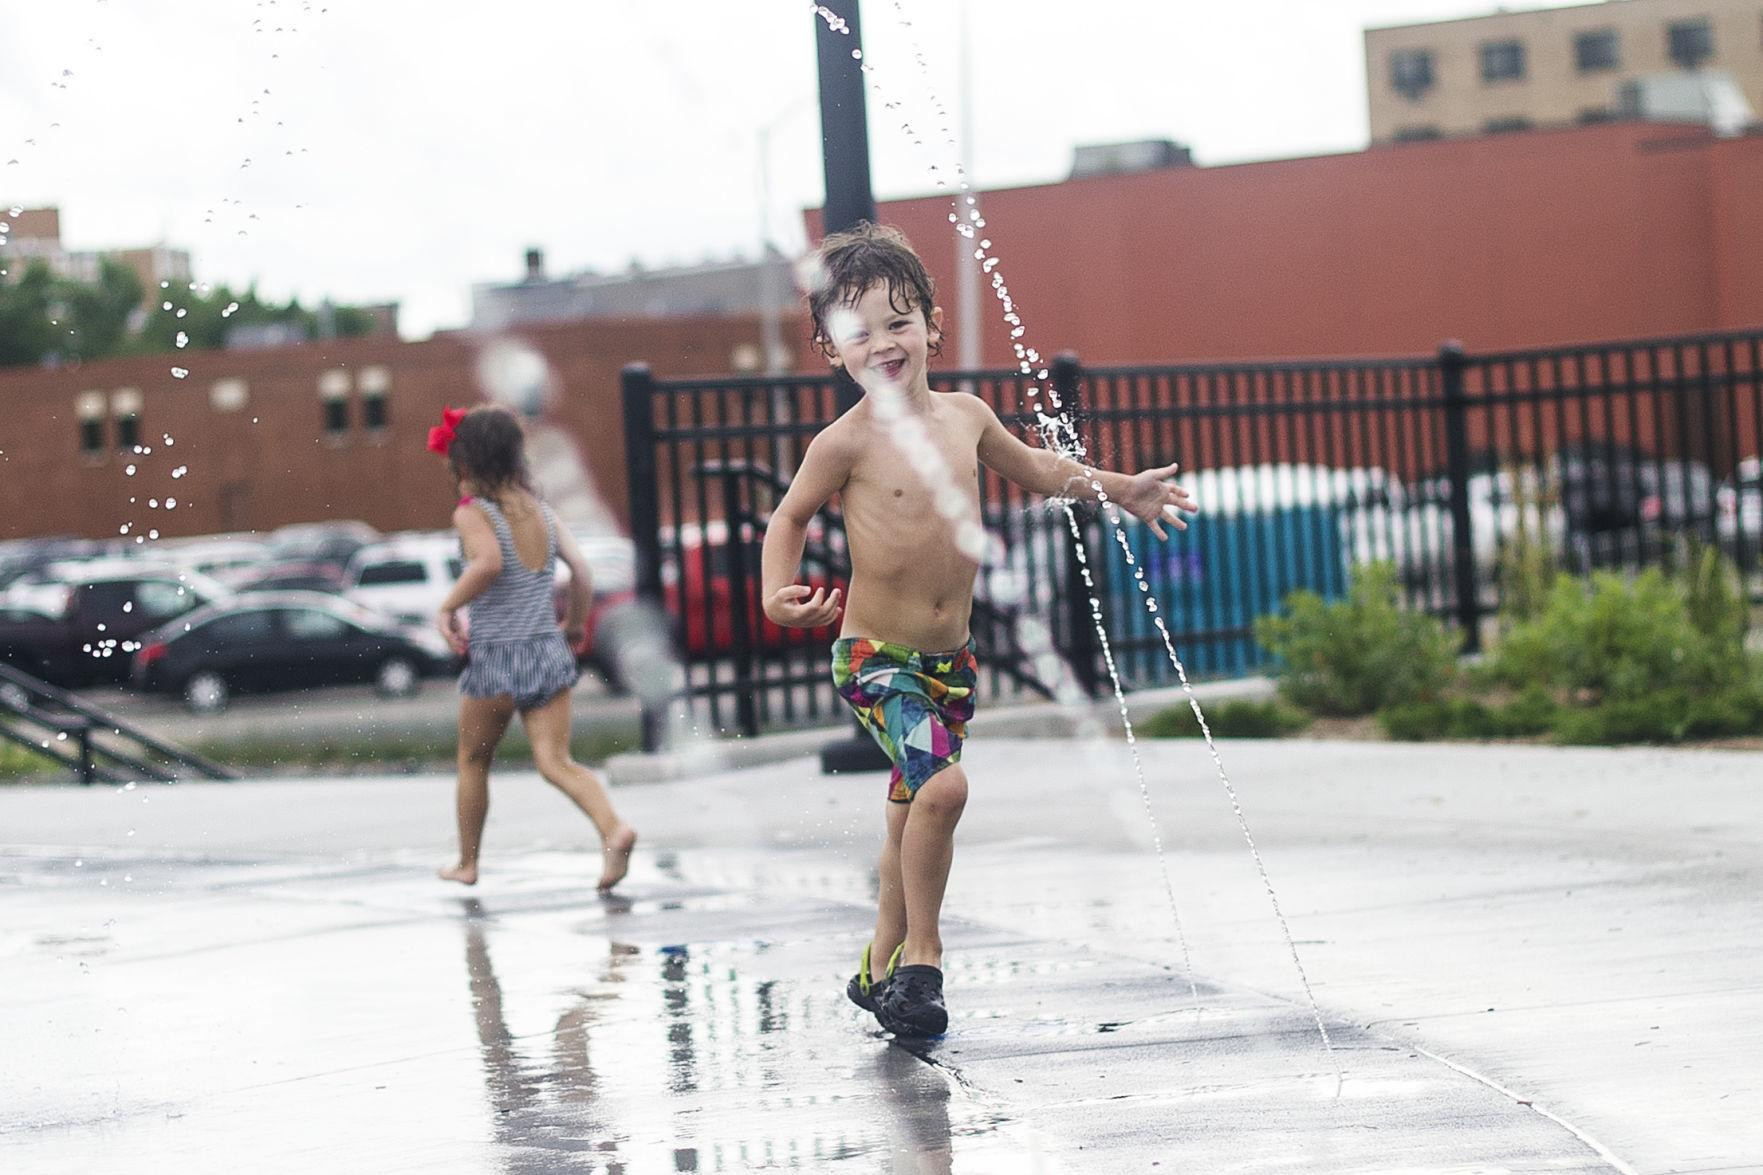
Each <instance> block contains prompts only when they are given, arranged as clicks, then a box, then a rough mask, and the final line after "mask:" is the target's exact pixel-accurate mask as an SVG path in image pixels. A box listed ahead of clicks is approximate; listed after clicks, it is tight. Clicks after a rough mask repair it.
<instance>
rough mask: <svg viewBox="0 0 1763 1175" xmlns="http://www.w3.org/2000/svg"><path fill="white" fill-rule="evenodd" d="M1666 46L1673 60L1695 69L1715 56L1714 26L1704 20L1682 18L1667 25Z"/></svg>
mask: <svg viewBox="0 0 1763 1175" xmlns="http://www.w3.org/2000/svg"><path fill="white" fill-rule="evenodd" d="M1665 48H1666V52H1668V53H1670V54H1671V60H1673V61H1675V62H1677V64H1679V65H1681V66H1683V67H1684V68H1685V69H1695V68H1696V67H1697V66H1699V65H1701V64H1702V63H1703V62H1704V61H1707V60H1708V59H1709V58H1710V57H1712V56H1714V26H1713V25H1711V24H1709V23H1708V21H1707V20H1706V19H1703V20H1680V21H1675V22H1673V23H1671V24H1668V25H1666V26H1665Z"/></svg>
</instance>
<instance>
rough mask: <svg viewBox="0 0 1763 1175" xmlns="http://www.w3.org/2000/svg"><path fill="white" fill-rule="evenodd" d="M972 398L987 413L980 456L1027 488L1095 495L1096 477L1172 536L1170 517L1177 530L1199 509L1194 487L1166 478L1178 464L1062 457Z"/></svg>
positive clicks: (1157, 530) (1112, 496)
mask: <svg viewBox="0 0 1763 1175" xmlns="http://www.w3.org/2000/svg"><path fill="white" fill-rule="evenodd" d="M970 399H971V400H972V403H973V404H974V405H975V406H976V407H977V408H978V410H979V411H980V412H983V413H984V414H985V427H984V430H983V431H982V432H981V433H980V438H979V459H980V460H981V461H982V462H984V463H985V465H986V467H987V468H988V469H991V470H993V471H994V472H996V473H998V474H999V475H1000V476H1002V477H1005V478H1008V479H1009V480H1010V481H1013V482H1015V483H1016V484H1017V485H1019V486H1021V487H1022V488H1023V489H1025V490H1030V491H1033V492H1034V493H1037V494H1045V495H1046V496H1048V497H1050V498H1082V499H1085V500H1089V501H1094V500H1095V499H1096V497H1097V494H1096V483H1100V484H1101V487H1102V492H1103V493H1105V494H1107V495H1108V499H1109V501H1111V502H1114V503H1115V504H1116V505H1118V506H1119V507H1120V508H1121V509H1122V510H1125V511H1126V512H1127V513H1128V514H1131V515H1132V516H1133V517H1134V518H1137V519H1139V520H1140V521H1141V522H1143V523H1145V524H1146V525H1147V526H1149V527H1150V528H1151V531H1152V533H1154V534H1155V535H1156V536H1157V537H1158V538H1160V539H1161V538H1168V537H1169V536H1168V535H1167V534H1166V533H1165V532H1164V530H1163V526H1164V524H1165V523H1167V524H1169V525H1171V526H1173V527H1175V529H1177V530H1186V529H1187V528H1188V524H1187V521H1186V519H1184V518H1182V516H1181V515H1182V512H1184V511H1185V512H1186V513H1189V514H1192V513H1194V512H1195V511H1197V510H1198V509H1199V506H1198V505H1197V504H1196V503H1195V502H1194V500H1193V499H1192V498H1191V497H1189V496H1188V492H1187V491H1186V490H1184V489H1182V488H1181V487H1180V486H1178V485H1176V484H1175V483H1173V482H1170V481H1166V480H1165V479H1166V478H1170V477H1174V476H1175V471H1176V470H1177V469H1178V468H1180V466H1179V465H1177V464H1173V463H1172V464H1169V465H1164V466H1161V467H1159V468H1156V469H1145V470H1140V471H1139V472H1138V473H1115V472H1114V471H1112V470H1108V469H1095V468H1091V467H1089V466H1085V465H1083V464H1080V463H1079V462H1077V461H1073V460H1072V459H1071V458H1070V457H1062V456H1060V455H1059V454H1058V453H1055V452H1053V451H1052V450H1051V449H1037V448H1035V447H1033V446H1032V445H1028V444H1025V443H1024V442H1023V441H1022V440H1021V438H1019V437H1017V436H1016V435H1015V434H1014V433H1012V432H1011V431H1010V430H1009V429H1007V428H1005V427H1004V424H1003V422H1002V421H1000V420H999V419H998V414H997V413H996V412H993V411H992V408H991V405H989V404H987V403H986V402H985V401H983V400H981V399H979V398H978V397H970Z"/></svg>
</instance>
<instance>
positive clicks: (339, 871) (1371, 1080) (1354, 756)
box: [0, 730, 1763, 1175]
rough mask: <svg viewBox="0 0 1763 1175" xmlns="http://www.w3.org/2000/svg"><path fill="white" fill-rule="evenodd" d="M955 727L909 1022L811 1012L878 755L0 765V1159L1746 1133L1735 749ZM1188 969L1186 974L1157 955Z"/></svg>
mask: <svg viewBox="0 0 1763 1175" xmlns="http://www.w3.org/2000/svg"><path fill="white" fill-rule="evenodd" d="M1223 750H1224V754H1225V762H1226V765H1227V766H1228V767H1229V768H1230V770H1231V772H1232V779H1233V782H1234V783H1235V784H1236V787H1237V789H1238V790H1239V792H1240V794H1241V798H1242V802H1243V807H1244V810H1245V811H1246V813H1247V816H1248V818H1249V820H1250V821H1251V822H1252V825H1253V829H1254V832H1255V837H1256V841H1257V843H1258V845H1259V846H1260V848H1261V851H1262V853H1263V855H1264V858H1265V861H1266V864H1267V868H1268V870H1269V874H1270V876H1271V879H1272V881H1273V883H1274V885H1275V887H1276V889H1277V892H1278V896H1279V899H1280V902H1281V905H1282V907H1283V909H1284V912H1285V914H1286V916H1287V918H1288V919H1289V921H1290V924H1291V929H1292V932H1293V936H1294V938H1295V939H1296V940H1297V946H1298V950H1299V951H1300V952H1301V955H1302V959H1303V963H1304V966H1305V968H1306V969H1307V971H1308V974H1309V978H1310V981H1311V985H1312V987H1313V989H1314V992H1315V995H1316V997H1317V1000H1318V1002H1319V1004H1320V1006H1321V1010H1322V1013H1323V1015H1324V1018H1325V1020H1326V1022H1327V1025H1328V1029H1329V1033H1330V1035H1331V1037H1332V1038H1333V1042H1334V1048H1333V1052H1332V1053H1329V1052H1325V1051H1324V1050H1323V1049H1322V1047H1321V1044H1320V1038H1319V1035H1318V1033H1317V1029H1316V1026H1315V1024H1314V1022H1313V1020H1312V1017H1311V1013H1310V1009H1309V1004H1308V1002H1307V1001H1306V1000H1305V998H1304V995H1303V992H1302V989H1301V987H1300V985H1299V983H1298V979H1297V972H1296V969H1295V967H1294V964H1293V960H1292V957H1291V954H1290V951H1289V950H1288V947H1287V945H1286V942H1285V940H1284V937H1283V935H1282V933H1281V930H1280V927H1279V924H1278V922H1277V921H1276V920H1275V919H1274V917H1273V914H1272V911H1271V906H1270V902H1269V898H1268V895H1267V893H1266V891H1265V890H1264V888H1263V886H1262V884H1261V880H1260V876H1259V874H1258V872H1257V871H1256V868H1255V866H1254V863H1253V862H1252V860H1251V859H1250V857H1249V854H1248V851H1247V849H1246V847H1245V846H1244V843H1243V839H1242V835H1241V832H1240V831H1239V829H1238V827H1237V824H1236V820H1235V818H1234V816H1233V814H1232V811H1231V808H1230V806H1229V804H1228V802H1227V801H1226V799H1225V796H1224V793H1223V789H1222V788H1221V786H1220V784H1219V782H1218V780H1217V778H1216V776H1215V774H1214V772H1213V769H1212V765H1211V762H1210V760H1209V759H1208V758H1207V756H1206V754H1205V751H1204V748H1203V747H1202V746H1200V745H1198V744H1193V743H1186V742H1183V743H1174V744H1171V743H1160V744H1154V745H1149V746H1147V747H1146V748H1145V751H1144V761H1145V764H1146V769H1147V770H1146V774H1147V780H1148V784H1149V788H1150V792H1151V795H1152V797H1153V800H1154V803H1153V807H1154V809H1155V812H1156V816H1157V818H1158V822H1159V825H1160V829H1161V832H1162V837H1163V841H1164V844H1165V846H1166V848H1167V850H1168V851H1167V857H1166V861H1167V865H1168V869H1169V875H1170V881H1171V884H1172V888H1173V890H1174V892H1175V894H1176V896H1177V901H1178V906H1179V912H1180V917H1181V926H1182V931H1183V934H1182V936H1181V939H1182V940H1185V953H1186V954H1187V956H1188V957H1189V958H1190V959H1191V964H1192V970H1193V974H1194V977H1195V979H1194V983H1193V986H1192V987H1190V983H1189V980H1188V978H1187V975H1186V973H1185V972H1183V970H1182V967H1181V961H1182V957H1183V954H1184V947H1183V945H1182V941H1180V940H1178V938H1177V936H1176V934H1175V922H1174V919H1173V917H1172V912H1171V909H1170V905H1169V902H1168V900H1167V897H1166V894H1165V889H1164V883H1163V880H1162V875H1161V873H1160V871H1159V865H1158V860H1157V858H1156V856H1155V855H1154V853H1153V852H1152V849H1151V847H1150V843H1151V834H1150V829H1149V825H1148V821H1147V816H1146V812H1145V808H1144V804H1143V801H1142V799H1141V795H1140V792H1139V789H1138V785H1137V783H1136V782H1135V779H1134V776H1133V771H1132V765H1131V761H1130V759H1129V757H1128V756H1127V754H1126V751H1125V748H1124V747H1123V746H1121V745H1120V744H1118V743H1091V742H1079V741H1054V740H1045V741H1028V740H1013V739H996V740H994V741H992V742H989V743H988V742H987V741H986V740H985V736H984V731H983V730H982V731H980V732H979V738H978V739H977V740H976V741H975V742H974V743H973V744H972V745H971V749H970V752H969V757H968V766H969V770H970V774H971V776H972V778H973V781H974V792H973V799H972V801H971V802H970V805H969V809H968V815H967V818H966V819H965V821H964V823H963V826H962V837H961V843H960V847H959V851H958V854H957V859H956V866H955V874H954V878H953V881H952V884H951V888H950V893H949V899H948V910H949V913H950V915H951V925H950V926H949V927H948V933H947V939H948V947H949V951H950V953H949V957H948V960H947V962H948V966H947V971H948V977H949V999H950V1005H951V1010H952V1013H953V1015H954V1023H953V1026H952V1029H951V1031H950V1033H949V1035H948V1036H947V1037H946V1038H944V1039H943V1040H942V1041H940V1042H938V1043H935V1044H932V1045H929V1046H923V1047H919V1048H915V1049H911V1050H908V1049H906V1048H903V1047H901V1046H899V1045H897V1044H892V1043H890V1042H888V1041H887V1040H886V1039H884V1038H882V1037H881V1036H879V1035H878V1034H877V1033H876V1032H875V1031H874V1029H873V1024H872V1023H866V1022H865V1017H864V1015H863V1014H862V1013H860V1012H858V1011H857V1010H856V1009H854V1008H852V1007H850V1006H849V1005H848V1004H847V1003H846V1002H845V1001H844V997H843V994H842V988H843V982H844V979H845V977H846V976H847V975H848V973H849V970H850V967H851V965H852V963H853V962H854V960H855V956H856V953H857V951H858V949H859V948H860V947H861V944H862V942H863V941H864V939H865V937H866V934H867V923H868V921H869V917H870V908H871V907H870V903H871V901H872V896H871V895H872V892H873V879H872V876H871V867H870V865H871V863H870V858H871V855H872V852H873V849H874V846H875V843H876V840H877V836H878V830H879V822H880V807H881V783H880V780H879V778H867V777H856V778H838V779H826V778H822V777H820V776H819V775H818V774H816V773H815V771H814V769H813V765H812V763H811V762H809V761H807V760H794V761H791V762H788V763H783V764H776V765H771V766H766V767H756V768H750V769H748V770H745V771H740V772H732V773H725V774H720V775H716V776H711V777H705V778H699V779H693V780H688V781H681V782H674V783H665V784H656V785H652V786H644V787H630V788H624V789H621V790H620V791H619V794H618V799H619V802H620V804H621V806H622V807H623V808H624V810H625V812H626V814H627V816H628V817H629V818H631V819H632V820H633V821H635V822H637V823H638V824H639V825H640V826H641V827H642V828H643V829H644V832H645V839H644V843H643V845H642V847H641V849H640V852H639V860H638V862H637V867H636V869H635V870H634V871H633V874H632V876H631V878H630V879H629V881H628V883H627V885H626V887H625V888H624V891H623V893H622V895H621V896H620V897H619V898H617V899H611V900H602V899H599V898H596V897H595V896H594V895H593V893H592V890H591V883H592V877H593V872H594V865H595V862H594V861H593V860H592V859H591V857H590V855H588V854H585V853H584V849H586V848H587V847H588V846H589V845H590V842H591V830H590V829H589V828H588V827H587V826H586V824H585V822H582V821H580V818H579V817H577V816H575V815H574V814H573V812H572V810H571V809H569V808H568V806H567V805H566V804H565V802H564V801H562V799H561V798H560V797H558V796H556V795H555V794H554V793H552V792H550V791H549V789H546V788H545V787H544V786H543V785H542V784H539V783H538V782H537V781H536V780H535V779H533V778H532V777H531V776H527V775H510V776H508V777H507V778H504V779H500V780H498V785H497V789H496V792H495V800H496V802H495V805H494V807H493V810H492V815H491V828H490V835H489V838H488V850H487V856H486V860H485V878H484V882H483V884H482V885H480V886H479V887H478V889H477V890H476V891H464V890H460V889H457V888H454V887H449V886H446V885H444V884H443V883H440V882H437V881H434V880H432V876H431V872H430V871H431V870H432V868H433V867H434V866H435V865H436V864H438V863H440V861H441V859H442V858H443V857H444V856H445V854H446V851H447V848H448V845H449V840H450V836H451V811H450V797H451V781H450V780H445V779H420V778H418V779H411V778H397V779H385V780H364V779H360V778H356V779H350V780H347V781H310V782H294V781H279V782H265V783H252V784H243V785H209V784H204V785H183V786H180V787H175V788H154V789H147V788H140V789H136V790H133V791H122V790H103V789H74V788H32V789H20V788H12V789H6V790H0V854H3V855H0V974H4V976H5V984H4V987H3V988H0V1034H3V1035H0V1039H4V1040H5V1041H6V1042H7V1046H8V1048H7V1054H8V1055H7V1064H6V1065H5V1066H4V1068H3V1069H0V1169H4V1170H8V1171H12V1170H17V1171H28V1172H59V1171H69V1172H73V1171H79V1172H104V1171H145V1170H163V1169H169V1170H177V1171H180V1172H202V1171H211V1170H212V1171H216V1172H219V1171H228V1172H233V1171H238V1170H251V1171H294V1170H302V1171H305V1170H313V1169H317V1170H331V1171H364V1172H365V1171H376V1172H377V1171H412V1172H415V1171H421V1172H449V1171H459V1172H478V1171H487V1170H510V1171H563V1170H569V1171H608V1172H609V1171H621V1172H628V1173H631V1175H636V1173H639V1172H648V1171H658V1172H672V1171H717V1170H722V1171H748V1170H803V1171H821V1170H830V1171H839V1170H847V1169H848V1170H852V1171H859V1170H862V1171H869V1170H877V1169H880V1170H895V1171H947V1170H953V1171H958V1172H967V1173H970V1172H975V1171H979V1172H989V1171H998V1172H1030V1171H1086V1172H1087V1171H1094V1172H1115V1171H1135V1170H1145V1171H1149V1170H1182V1171H1197V1172H1212V1171H1229V1172H1261V1171H1267V1172H1272V1171H1282V1172H1289V1171H1302V1172H1335V1171H1339V1172H1349V1171H1350V1172H1369V1171H1391V1172H1394V1171H1402V1172H1423V1171H1426V1172H1429V1171H1438V1172H1471V1171H1511V1172H1540V1171H1550V1172H1561V1171H1635V1172H1648V1173H1652V1172H1714V1171H1721V1172H1737V1171H1753V1170H1756V1171H1763V1115H1759V1114H1758V1113H1757V1109H1758V1107H1759V1106H1760V1105H1763V979H1759V977H1758V975H1757V962H1758V958H1759V952H1758V950H1757V947H1756V945H1755V944H1756V943H1757V942H1758V941H1759V934H1760V932H1763V904H1760V903H1759V902H1758V900H1757V895H1758V894H1759V892H1763V884H1760V883H1763V804H1760V803H1759V797H1758V788H1759V785H1760V784H1763V756H1759V755H1756V754H1745V753H1720V752H1667V751H1652V750H1629V751H1601V750H1587V751H1570V750H1557V749H1551V748H1534V747H1519V748H1511V747H1462V746H1452V747H1411V746H1399V745H1391V744H1345V743H1321V742H1303V741H1288V742H1275V743H1256V742H1241V743H1232V744H1227V745H1226V746H1225V747H1224V748H1223ZM1196 997H1197V998H1196Z"/></svg>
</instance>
